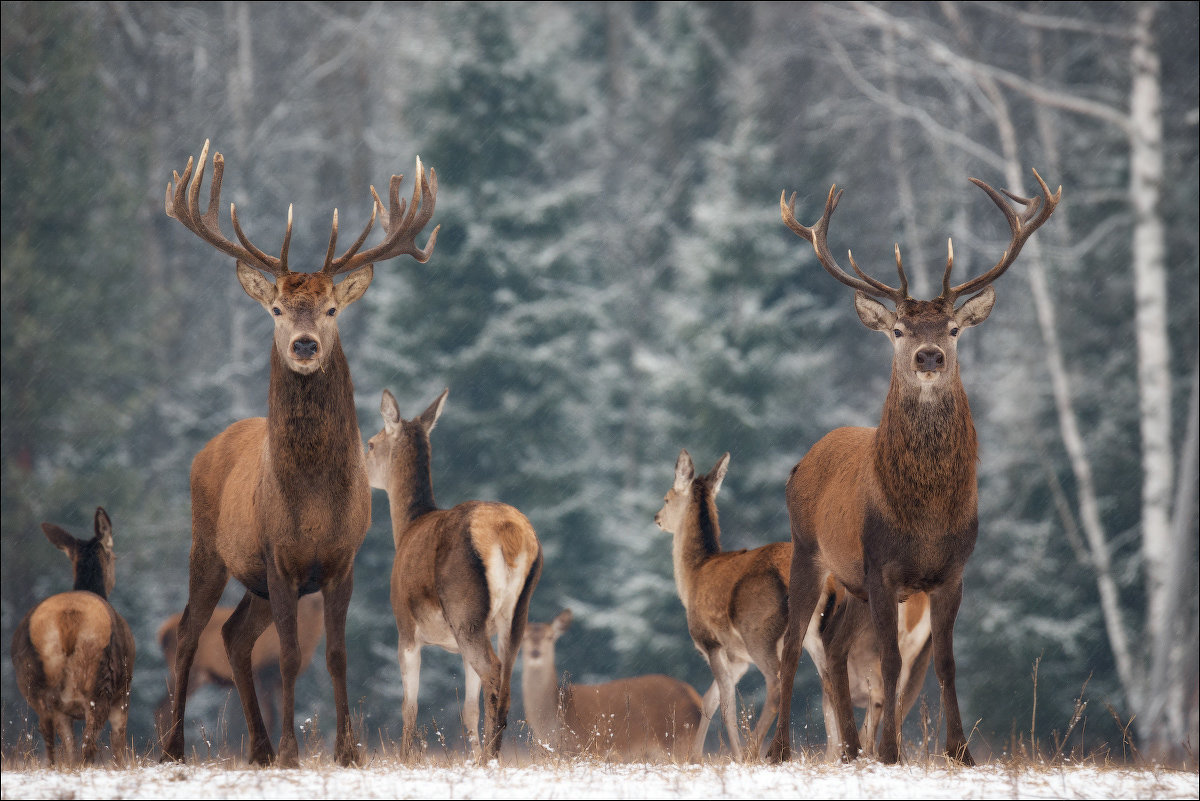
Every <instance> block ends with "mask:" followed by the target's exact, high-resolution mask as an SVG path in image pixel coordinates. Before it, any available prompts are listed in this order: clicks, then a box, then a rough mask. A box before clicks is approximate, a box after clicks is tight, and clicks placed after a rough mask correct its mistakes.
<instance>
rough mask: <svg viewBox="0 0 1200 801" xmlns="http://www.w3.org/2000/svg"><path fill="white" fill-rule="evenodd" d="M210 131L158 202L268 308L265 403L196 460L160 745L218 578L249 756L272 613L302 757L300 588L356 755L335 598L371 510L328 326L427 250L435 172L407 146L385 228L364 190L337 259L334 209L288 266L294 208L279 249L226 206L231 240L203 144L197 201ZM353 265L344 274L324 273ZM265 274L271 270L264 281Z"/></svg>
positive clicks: (173, 741)
mask: <svg viewBox="0 0 1200 801" xmlns="http://www.w3.org/2000/svg"><path fill="white" fill-rule="evenodd" d="M207 158H208V143H207V142H205V145H204V150H203V151H202V152H201V154H200V160H199V161H200V163H199V167H198V168H197V170H196V175H195V180H193V173H192V168H193V162H192V160H191V159H190V158H189V159H188V164H187V168H186V169H185V170H184V172H183V175H182V176H180V175H179V174H178V173H175V175H174V182H173V186H172V185H168V187H167V197H166V209H167V214H168V216H170V217H173V218H174V219H176V220H178V221H179V222H181V223H182V224H183V225H184V227H186V228H187V229H188V230H190V231H191V232H192V233H194V234H196V235H197V236H199V237H200V238H201V239H203V240H204V241H205V242H208V243H209V244H210V245H212V246H213V247H215V248H216V249H217V250H219V251H220V252H221V253H224V254H226V255H228V256H232V257H233V258H234V259H235V260H236V263H237V276H238V280H239V281H240V282H241V285H242V288H243V289H245V290H246V293H247V294H248V295H250V297H251V298H253V299H254V300H256V301H258V302H259V303H260V304H262V306H263V308H264V309H266V311H267V313H268V314H270V315H271V316H272V318H273V319H274V322H275V335H274V343H273V346H272V347H271V349H270V365H271V378H270V388H269V391H268V398H267V416H266V417H265V418H264V417H256V418H252V419H249V420H241V421H239V422H236V423H234V424H233V425H231V426H229V428H227V429H225V431H224V432H222V433H221V434H219V435H217V437H215V438H214V439H213V440H212V441H210V442H209V443H208V444H207V445H206V446H205V447H204V449H203V450H202V451H200V453H199V454H197V455H196V458H195V460H194V461H193V462H192V474H191V485H192V550H191V555H190V558H189V580H188V602H187V606H186V607H185V608H184V611H183V617H182V618H181V619H180V621H179V651H178V655H177V657H176V660H175V687H176V692H175V697H174V703H173V705H172V710H171V731H170V733H169V734H168V737H167V740H166V743H165V746H164V748H163V758H164V759H173V760H182V759H183V756H184V736H183V734H184V732H183V718H184V707H185V703H186V699H187V695H188V677H189V676H190V675H191V668H192V661H193V659H194V658H195V656H196V648H197V646H198V644H199V642H200V635H201V633H202V632H203V630H204V627H205V625H207V623H208V620H209V618H210V617H211V615H212V612H213V608H214V607H215V606H216V604H217V600H218V599H219V598H220V596H221V592H222V590H223V589H224V587H225V585H226V583H227V582H228V581H229V577H230V576H233V577H234V578H236V579H238V581H240V582H241V583H242V584H243V585H245V587H246V589H247V592H246V594H245V596H244V597H243V598H242V600H241V603H239V604H238V607H237V609H235V610H234V612H233V614H232V615H231V616H230V618H229V620H228V621H227V622H226V623H225V625H224V626H223V627H222V634H223V636H224V639H225V647H226V649H227V651H228V653H229V663H230V665H231V666H232V667H233V678H234V684H235V685H236V686H237V689H238V696H239V698H240V700H241V703H242V711H243V713H244V714H245V716H246V724H247V728H248V729H249V731H250V760H251V761H252V762H254V763H257V764H268V763H270V762H271V761H272V760H273V758H274V753H273V751H272V749H271V742H270V738H269V737H268V735H267V732H266V728H265V727H264V725H263V719H262V713H261V712H260V711H259V706H258V698H257V696H256V695H255V690H254V678H253V676H254V666H253V661H252V659H251V649H252V648H253V646H254V643H255V641H256V640H257V639H258V637H259V635H260V634H261V633H262V632H263V630H264V629H265V628H266V627H267V624H269V623H271V622H272V621H273V622H274V623H275V627H276V629H277V630H278V631H279V640H280V674H281V683H282V690H283V692H282V696H283V703H282V718H283V720H282V729H283V732H282V734H281V736H280V739H279V757H278V764H280V765H281V766H285V767H294V766H295V765H297V764H298V761H299V749H298V746H297V742H296V732H295V725H294V724H295V720H294V713H295V685H296V676H297V675H298V673H299V671H300V647H299V643H298V639H297V638H298V632H297V625H296V614H297V612H296V606H297V601H298V599H299V597H300V596H301V595H306V594H309V593H313V592H317V591H320V592H321V594H322V595H324V597H325V631H326V636H327V640H326V648H325V662H326V666H327V668H328V670H329V675H330V678H331V679H332V683H333V695H334V705H335V708H336V710H337V722H336V726H337V740H336V745H335V757H336V759H337V761H338V763H339V764H341V765H349V764H352V763H356V762H358V761H359V758H360V755H359V747H358V745H357V744H356V742H355V738H354V733H353V731H352V730H351V724H350V712H349V704H348V699H347V696H346V610H347V607H348V606H349V604H350V594H351V591H352V589H353V586H354V557H355V554H357V553H358V549H359V546H361V545H362V542H363V539H364V537H365V536H366V532H367V529H368V528H369V527H370V524H371V489H370V485H369V484H368V483H367V469H366V463H365V461H364V459H363V450H362V440H361V438H360V435H359V430H358V419H357V416H356V413H355V408H354V387H353V384H352V383H351V381H350V369H349V366H348V365H347V363H346V356H345V353H344V352H343V351H342V345H341V342H340V340H339V338H338V327H337V317H338V315H339V314H341V312H342V311H344V310H345V309H346V307H347V306H349V305H350V304H351V303H353V302H354V301H356V300H358V299H359V298H360V297H362V294H363V293H364V292H365V291H366V290H367V287H368V285H369V284H370V283H371V279H372V277H373V276H374V268H373V264H374V263H375V262H379V261H382V260H384V259H390V258H393V257H395V256H399V255H401V254H408V255H410V256H412V257H413V258H415V259H416V260H417V261H419V262H422V263H424V262H425V261H427V260H428V259H429V257H430V255H431V254H432V253H433V247H434V243H435V242H436V239H437V229H436V228H435V229H434V231H433V233H432V234H431V235H430V237H429V241H428V243H427V244H426V246H425V248H424V249H420V248H418V247H417V246H416V242H415V238H416V236H417V234H418V233H419V232H420V231H421V229H422V228H424V226H425V224H426V223H428V222H429V219H430V217H432V215H433V210H434V203H435V200H436V197H437V176H436V174H435V173H434V172H433V170H430V172H429V180H428V182H427V181H426V179H425V175H424V170H423V168H422V167H421V162H420V159H418V160H417V168H416V186H415V187H414V189H413V196H412V201H411V204H408V205H407V206H406V204H405V203H404V202H403V201H401V200H400V197H399V191H400V182H401V180H402V176H392V180H391V185H390V192H389V207H388V211H387V215H386V219H385V221H384V232H385V234H386V236H385V238H384V241H383V242H382V243H380V244H379V245H376V246H375V247H373V248H369V249H367V250H363V251H361V252H360V250H359V249H360V248H361V247H362V245H363V243H364V242H365V241H366V239H367V235H368V234H369V233H370V231H371V228H372V227H373V225H374V222H375V216H376V213H377V212H379V211H381V210H382V207H383V203H382V201H380V199H379V196H378V195H377V194H376V193H375V190H374V188H373V187H372V189H371V195H372V197H373V199H374V203H373V205H372V208H371V218H370V220H369V221H368V222H367V225H366V227H365V228H364V229H363V231H362V233H361V234H360V235H359V236H358V239H356V240H355V241H354V243H353V244H352V245H350V247H349V248H348V249H347V250H346V252H345V253H343V254H342V255H341V256H338V257H336V258H335V257H334V252H335V247H336V245H337V233H338V225H337V212H336V211H335V212H334V214H333V230H332V232H331V234H330V237H329V247H328V250H327V251H326V253H325V264H324V267H323V268H322V269H321V271H320V272H316V273H301V272H292V271H291V270H290V269H288V264H287V257H288V245H289V244H290V242H291V234H292V224H291V210H290V209H289V211H288V226H287V231H286V232H285V234H284V238H283V247H282V249H281V250H280V254H279V257H278V258H275V257H272V256H268V255H267V254H266V253H264V252H262V251H261V250H259V249H258V248H257V247H255V246H254V245H253V244H251V243H250V240H249V239H248V238H247V237H246V235H245V234H244V233H243V231H242V228H241V226H240V225H239V224H238V219H237V211H236V209H235V208H234V206H233V205H232V204H231V205H230V207H229V213H230V216H231V217H232V219H233V229H234V232H235V233H236V234H237V239H238V242H240V244H238V243H235V242H233V241H231V240H229V239H227V238H226V237H225V236H224V234H222V233H221V230H220V224H219V203H220V193H221V178H222V173H223V171H224V166H225V164H224V160H223V159H222V157H221V154H219V153H218V154H216V155H215V156H214V158H213V175H212V187H211V189H210V197H209V203H208V209H207V211H205V212H204V213H201V211H200V202H199V196H200V185H201V183H202V182H203V180H204V169H205V165H206V161H207ZM347 272H348V273H349V275H348V276H347V277H346V278H345V280H343V281H342V282H341V283H339V284H334V282H333V279H334V277H335V276H337V275H339V274H341V273H347ZM261 273H269V274H271V275H272V276H274V278H275V280H274V282H272V281H269V280H268V279H266V278H265V277H264V276H263V275H262V274H261Z"/></svg>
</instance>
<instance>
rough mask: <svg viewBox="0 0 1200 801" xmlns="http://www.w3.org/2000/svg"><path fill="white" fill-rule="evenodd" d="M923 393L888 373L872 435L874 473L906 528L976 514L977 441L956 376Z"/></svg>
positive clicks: (946, 523) (952, 522)
mask: <svg viewBox="0 0 1200 801" xmlns="http://www.w3.org/2000/svg"><path fill="white" fill-rule="evenodd" d="M955 378H956V380H954V381H952V382H950V385H949V386H947V387H945V388H944V389H942V390H940V391H937V392H936V394H934V395H933V396H932V397H922V395H921V392H922V391H928V390H914V389H912V388H910V387H908V386H907V385H902V383H901V381H900V379H898V378H897V377H896V376H895V375H893V376H892V384H891V387H890V388H889V390H888V396H887V401H886V402H885V404H884V407H883V417H882V419H881V420H880V422H879V428H878V430H877V432H876V435H875V443H876V445H875V472H876V474H877V475H878V477H879V482H880V485H881V487H882V489H883V493H884V496H885V497H886V498H887V501H888V504H889V506H890V508H891V511H892V513H893V515H894V516H895V517H896V522H897V523H899V524H900V525H901V526H902V527H904V528H908V529H909V530H916V529H924V528H926V527H929V526H932V527H933V528H942V530H943V531H944V530H947V528H952V527H954V526H955V525H956V524H958V523H961V522H962V521H963V520H964V519H965V518H969V517H970V516H972V515H974V514H975V507H976V482H975V463H976V459H977V454H978V443H977V441H976V437H975V423H974V421H973V420H972V419H971V407H970V404H969V403H968V402H967V393H966V391H965V390H964V389H963V385H962V382H961V381H960V380H957V376H956V377H955Z"/></svg>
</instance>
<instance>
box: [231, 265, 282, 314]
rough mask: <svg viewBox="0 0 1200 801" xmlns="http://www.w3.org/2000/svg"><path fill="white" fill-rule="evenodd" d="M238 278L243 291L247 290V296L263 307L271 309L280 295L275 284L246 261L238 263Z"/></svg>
mask: <svg viewBox="0 0 1200 801" xmlns="http://www.w3.org/2000/svg"><path fill="white" fill-rule="evenodd" d="M237 277H238V282H239V283H241V285H242V289H244V290H246V294H247V295H249V296H250V297H252V298H254V299H255V300H257V301H258V302H259V303H261V304H262V305H263V306H266V307H267V308H270V306H271V304H272V303H274V302H275V296H276V295H278V294H279V290H278V289H276V288H275V284H273V283H271V282H270V281H268V280H267V279H266V277H265V276H263V274H262V273H260V272H259V271H258V270H256V269H254V268H253V267H251V266H250V265H249V264H246V263H245V262H244V261H239V262H238V263H237Z"/></svg>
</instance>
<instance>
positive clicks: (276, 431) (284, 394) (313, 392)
mask: <svg viewBox="0 0 1200 801" xmlns="http://www.w3.org/2000/svg"><path fill="white" fill-rule="evenodd" d="M267 436H268V439H269V441H270V449H271V461H272V465H273V467H274V470H275V475H276V476H277V477H278V478H279V479H280V482H281V483H282V485H283V486H284V487H285V488H288V487H289V486H297V485H298V486H301V487H310V486H311V487H317V486H323V487H327V488H328V489H329V491H331V492H332V493H333V494H334V495H335V496H336V497H346V496H347V495H348V493H349V489H350V479H351V478H352V477H353V476H354V470H353V465H352V464H351V454H352V453H353V452H354V449H356V448H357V449H359V450H361V447H362V446H361V443H360V437H359V431H358V413H357V410H356V409H355V408H354V384H353V382H351V380H350V366H349V365H348V364H347V363H346V354H345V353H343V352H342V346H341V343H340V342H335V343H334V345H333V349H332V351H331V352H330V354H329V356H328V358H327V359H326V360H325V365H324V366H323V367H322V368H321V369H320V370H317V371H316V372H315V373H311V374H309V375H301V374H300V373H297V372H295V371H293V370H291V369H289V368H288V367H287V366H286V365H285V364H284V363H283V357H281V356H280V355H279V352H278V350H277V349H276V348H271V386H270V394H269V396H268V412H267ZM299 465H304V468H302V469H303V470H304V472H303V473H301V472H300V470H299V469H298V466H299ZM331 479H332V482H331V481H330V480H331Z"/></svg>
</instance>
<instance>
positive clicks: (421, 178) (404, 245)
mask: <svg viewBox="0 0 1200 801" xmlns="http://www.w3.org/2000/svg"><path fill="white" fill-rule="evenodd" d="M403 180H404V176H403V175H393V176H392V179H391V181H390V182H389V184H388V210H387V214H385V215H382V217H383V231H384V240H383V242H381V243H380V244H378V245H376V246H375V247H373V248H370V249H368V250H365V251H363V252H362V253H358V252H357V250H358V247H359V246H360V245H361V244H362V242H364V241H365V240H366V238H367V233H368V232H369V231H370V226H371V225H373V224H374V221H375V216H376V212H377V211H380V210H382V209H383V202H382V201H381V200H380V199H379V194H378V193H377V192H376V191H375V187H371V197H372V199H373V205H372V206H371V222H370V223H369V224H368V226H367V229H366V230H364V231H363V234H362V236H360V237H359V241H358V242H356V243H355V245H354V247H352V248H351V249H350V250H349V251H347V252H346V253H345V254H343V255H342V256H341V257H339V258H337V259H334V260H333V262H332V263H329V264H327V266H326V269H325V272H326V273H328V274H329V275H338V274H339V273H344V272H348V271H350V270H353V269H355V268H357V267H361V266H362V265H364V264H373V263H374V262H377V261H383V260H384V259H390V258H393V257H394V256H399V255H402V254H408V255H409V256H412V257H413V258H414V259H416V260H417V261H418V262H420V263H422V264H424V263H425V262H427V261H429V257H430V256H432V255H433V248H434V245H435V244H436V243H437V235H438V231H439V230H440V229H441V226H440V225H439V226H437V227H436V228H434V229H433V233H431V234H430V235H429V241H428V242H426V243H425V247H424V248H423V249H422V248H418V247H417V245H416V236H417V234H418V233H420V231H421V230H422V229H423V228H424V227H425V225H426V224H427V223H428V222H429V220H430V219H431V218H432V217H433V211H434V207H435V205H436V203H437V173H436V172H434V170H433V169H432V168H431V169H430V170H429V180H428V181H426V180H425V168H424V167H423V166H422V165H421V159H420V158H419V157H418V158H417V170H416V185H415V186H414V187H413V196H412V201H411V202H407V201H404V200H401V199H400V183H401V182H402V181H403Z"/></svg>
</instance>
